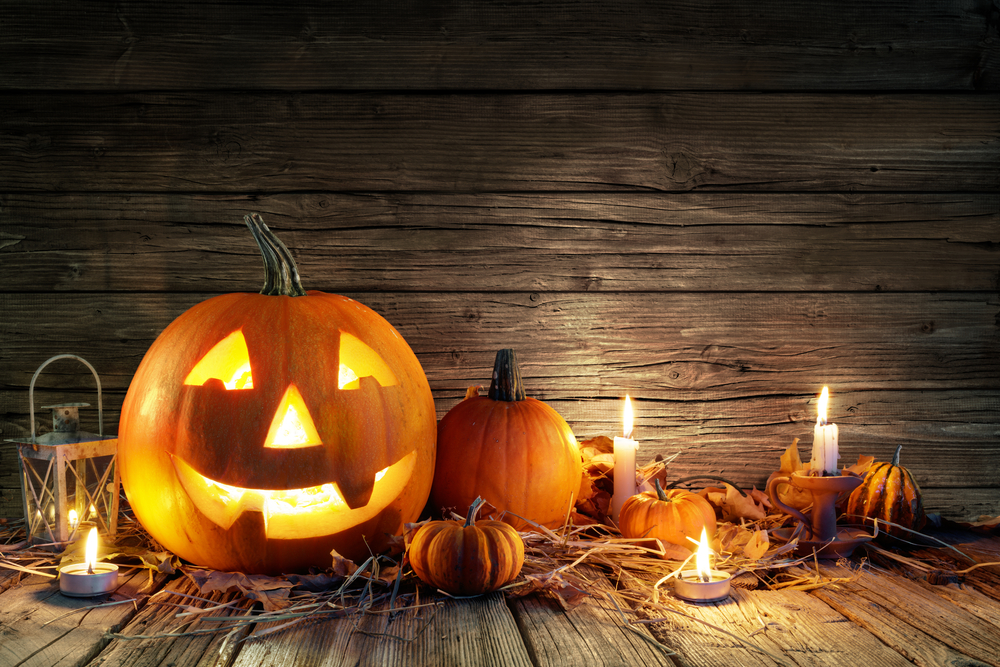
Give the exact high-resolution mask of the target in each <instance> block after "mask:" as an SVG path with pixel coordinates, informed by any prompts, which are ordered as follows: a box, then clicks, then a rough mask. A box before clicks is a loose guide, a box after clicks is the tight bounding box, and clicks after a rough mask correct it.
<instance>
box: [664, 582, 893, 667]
mask: <svg viewBox="0 0 1000 667" xmlns="http://www.w3.org/2000/svg"><path fill="white" fill-rule="evenodd" d="M682 611H683V613H684V614H685V615H675V614H666V616H667V619H666V621H665V622H664V623H657V624H652V625H650V626H649V628H650V631H651V632H652V633H653V636H655V637H656V638H657V639H658V640H659V641H660V642H662V643H663V644H664V645H666V646H669V647H670V648H672V649H674V650H676V651H678V653H680V654H681V655H682V656H683V658H681V659H679V660H678V664H679V665H683V667H695V666H696V665H705V666H706V667H714V666H715V665H748V666H749V665H781V664H788V663H784V662H778V661H776V660H774V658H773V657H772V656H781V657H786V656H787V657H791V656H794V659H795V662H794V664H799V665H844V664H849V662H850V661H851V656H865V661H866V664H873V665H875V664H877V665H897V666H899V667H903V666H904V665H910V664H911V663H910V662H909V661H908V660H906V659H905V658H904V657H903V656H901V655H900V654H899V653H897V652H896V651H894V650H892V649H891V648H889V647H887V646H885V645H884V644H883V643H881V642H880V641H879V640H878V639H877V638H876V637H874V636H873V635H872V634H871V633H870V632H868V631H867V630H865V629H863V628H861V627H859V626H856V625H854V624H852V623H849V622H846V619H845V618H844V617H843V616H841V615H840V614H839V613H838V612H836V611H834V610H833V609H831V608H830V607H829V606H827V605H826V604H824V603H822V602H820V601H819V600H817V599H815V598H813V597H810V596H809V595H808V594H807V593H803V592H801V591H745V590H742V589H737V588H734V589H733V592H732V597H731V599H729V600H727V601H724V602H716V603H712V604H705V605H694V604H684V605H683V609H682ZM694 619H697V620H694ZM698 621H705V622H708V623H711V624H713V625H715V626H716V627H719V628H722V629H724V630H726V631H727V632H730V633H732V634H734V635H736V636H737V637H739V638H740V639H742V640H743V641H742V642H741V641H737V640H736V639H734V638H732V637H730V636H727V635H725V634H723V633H721V632H718V631H716V630H715V629H713V628H710V627H708V626H706V625H704V624H703V623H699V622H698ZM748 644H749V646H748ZM765 652H766V653H765ZM768 654H770V655H768ZM869 661H870V662H869Z"/></svg>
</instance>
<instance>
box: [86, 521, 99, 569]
mask: <svg viewBox="0 0 1000 667" xmlns="http://www.w3.org/2000/svg"><path fill="white" fill-rule="evenodd" d="M84 553H85V556H84V562H85V563H86V564H87V572H88V573H90V574H93V572H94V566H95V565H97V528H91V529H90V534H89V535H87V549H86V551H85V552H84Z"/></svg>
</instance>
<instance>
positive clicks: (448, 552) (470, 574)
mask: <svg viewBox="0 0 1000 667" xmlns="http://www.w3.org/2000/svg"><path fill="white" fill-rule="evenodd" d="M482 502H483V501H482V499H481V498H477V499H476V501H475V502H473V503H472V505H471V506H470V507H469V514H468V516H467V517H466V519H465V524H464V525H463V524H462V523H461V522H459V521H451V520H447V521H431V522H429V523H426V524H424V525H423V526H421V527H420V528H418V529H417V531H416V533H414V535H413V539H412V540H411V542H410V551H409V557H410V566H411V567H412V568H413V571H414V572H415V573H416V574H417V576H418V577H419V578H420V580H421V581H423V582H424V583H425V584H429V585H431V586H434V587H435V588H440V589H441V590H443V591H447V592H449V593H451V594H453V595H479V594H481V593H488V592H490V591H495V590H496V589H498V588H500V587H501V586H503V585H505V584H507V583H510V582H511V581H513V580H514V579H515V578H516V577H517V575H518V574H520V572H521V566H522V565H523V564H524V542H523V541H522V540H521V536H520V535H518V534H517V531H516V530H514V528H513V527H511V526H510V525H508V524H506V523H504V522H502V521H491V520H486V521H479V522H478V523H477V522H476V512H478V511H479V506H480V505H481V504H482Z"/></svg>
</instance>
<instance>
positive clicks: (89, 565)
mask: <svg viewBox="0 0 1000 667" xmlns="http://www.w3.org/2000/svg"><path fill="white" fill-rule="evenodd" d="M93 573H94V564H93V563H87V574H93Z"/></svg>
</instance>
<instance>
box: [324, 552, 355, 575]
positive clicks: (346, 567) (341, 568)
mask: <svg viewBox="0 0 1000 667" xmlns="http://www.w3.org/2000/svg"><path fill="white" fill-rule="evenodd" d="M330 556H332V557H333V564H332V565H331V569H332V570H333V573H334V574H335V575H337V576H339V577H349V576H351V575H352V574H354V573H355V572H356V571H357V569H358V566H357V565H355V564H354V561H352V560H351V559H349V558H344V557H343V556H341V555H340V554H339V553H337V550H336V549H334V550H333V551H331V552H330Z"/></svg>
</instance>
